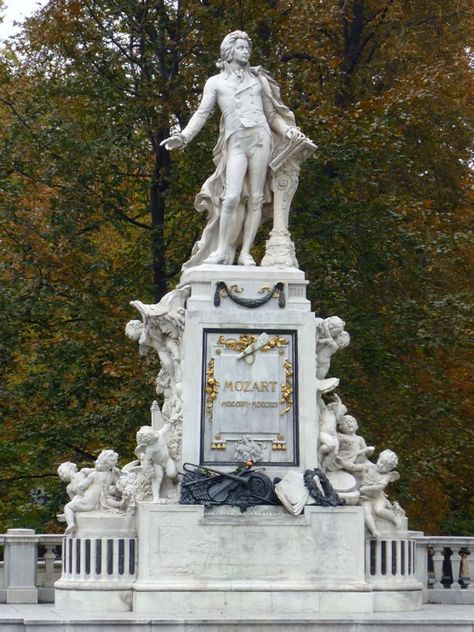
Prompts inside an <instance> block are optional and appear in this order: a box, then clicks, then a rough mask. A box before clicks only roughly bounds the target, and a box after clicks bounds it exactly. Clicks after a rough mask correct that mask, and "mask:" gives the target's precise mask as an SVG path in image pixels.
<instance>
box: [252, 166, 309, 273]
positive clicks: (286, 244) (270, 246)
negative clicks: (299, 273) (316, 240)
mask: <svg viewBox="0 0 474 632" xmlns="http://www.w3.org/2000/svg"><path fill="white" fill-rule="evenodd" d="M299 172H300V168H299V166H298V165H297V164H295V163H294V162H293V161H289V162H287V163H286V164H285V165H284V166H283V167H282V168H281V169H279V170H278V171H277V172H276V173H274V174H273V178H272V186H273V200H274V202H273V205H274V206H273V229H272V230H271V232H270V239H268V240H267V243H266V245H265V256H264V257H263V259H262V263H261V265H262V266H283V267H286V268H297V267H298V261H297V260H296V255H295V245H294V243H293V242H292V240H291V235H290V231H289V230H288V223H289V214H290V206H291V202H292V200H293V197H294V195H295V193H296V189H297V188H298V181H299Z"/></svg>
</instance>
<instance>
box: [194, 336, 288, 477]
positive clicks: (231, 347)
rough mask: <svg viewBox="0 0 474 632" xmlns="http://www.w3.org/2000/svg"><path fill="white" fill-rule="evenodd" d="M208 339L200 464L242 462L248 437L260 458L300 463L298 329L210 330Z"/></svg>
mask: <svg viewBox="0 0 474 632" xmlns="http://www.w3.org/2000/svg"><path fill="white" fill-rule="evenodd" d="M203 344H204V354H203V358H204V362H203V367H202V401H201V408H202V410H201V463H202V464H206V465H212V464H216V465H217V464H221V465H224V464H226V465H233V464H236V463H238V462H241V461H242V458H240V456H239V453H238V451H237V453H236V448H237V449H238V446H239V445H240V446H242V440H243V439H244V438H245V441H246V445H250V446H254V443H256V444H258V447H257V448H255V446H254V448H255V450H256V451H257V452H258V453H259V459H258V463H260V464H265V465H272V464H273V465H297V464H298V454H297V442H296V441H295V438H296V433H297V389H296V384H297V366H296V344H297V336H296V331H294V330H278V331H276V330H265V331H264V330H262V329H255V330H249V329H245V330H242V329H238V330H236V329H232V330H225V329H218V330H217V329H207V330H205V331H204V341H203ZM259 449H260V450H259Z"/></svg>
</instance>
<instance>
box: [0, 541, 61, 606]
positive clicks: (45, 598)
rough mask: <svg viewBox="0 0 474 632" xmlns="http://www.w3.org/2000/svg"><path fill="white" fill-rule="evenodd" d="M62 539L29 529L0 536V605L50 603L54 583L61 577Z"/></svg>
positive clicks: (52, 598) (52, 597)
mask: <svg viewBox="0 0 474 632" xmlns="http://www.w3.org/2000/svg"><path fill="white" fill-rule="evenodd" d="M61 543H62V536H61V535H54V534H37V533H35V532H34V531H33V529H8V531H7V532H6V533H5V534H2V535H0V547H2V549H3V562H1V563H0V602H1V603H5V602H6V603H38V602H39V603H45V602H50V603H52V602H54V582H55V581H56V580H57V579H59V577H60V576H61Z"/></svg>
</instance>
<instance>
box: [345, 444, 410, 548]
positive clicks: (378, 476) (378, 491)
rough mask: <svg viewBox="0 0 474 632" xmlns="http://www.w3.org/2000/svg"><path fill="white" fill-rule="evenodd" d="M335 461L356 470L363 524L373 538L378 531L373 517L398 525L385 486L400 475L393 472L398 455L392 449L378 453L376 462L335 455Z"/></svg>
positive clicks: (398, 519) (378, 536) (398, 520)
mask: <svg viewBox="0 0 474 632" xmlns="http://www.w3.org/2000/svg"><path fill="white" fill-rule="evenodd" d="M336 463H337V464H338V465H340V466H341V467H343V468H344V469H346V470H348V471H349V472H356V473H357V474H358V476H359V478H360V483H361V485H360V490H359V491H360V504H361V505H362V508H363V510H364V518H365V526H366V527H367V529H368V531H369V533H370V534H371V535H373V536H374V537H375V538H380V533H379V531H378V529H377V526H376V524H375V518H376V517H378V518H382V519H383V520H388V521H389V522H392V523H393V524H394V525H395V527H399V526H400V517H399V516H398V515H396V514H395V512H394V511H393V510H392V509H391V508H390V504H389V502H388V499H387V496H386V494H385V488H386V487H387V485H388V484H389V483H392V482H394V481H398V479H399V478H400V475H399V473H398V472H394V470H395V468H396V467H397V465H398V457H397V455H396V454H395V452H392V450H384V451H383V452H381V453H380V455H379V458H378V459H377V463H371V462H370V461H369V462H368V463H352V462H351V461H344V460H343V459H341V458H340V457H336Z"/></svg>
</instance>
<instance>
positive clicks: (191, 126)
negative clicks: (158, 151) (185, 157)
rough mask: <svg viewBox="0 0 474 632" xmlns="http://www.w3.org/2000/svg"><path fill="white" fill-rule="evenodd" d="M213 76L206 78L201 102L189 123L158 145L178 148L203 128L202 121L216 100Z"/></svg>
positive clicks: (203, 121) (206, 117)
mask: <svg viewBox="0 0 474 632" xmlns="http://www.w3.org/2000/svg"><path fill="white" fill-rule="evenodd" d="M213 79H214V77H211V78H210V79H208V80H207V82H206V85H205V86H204V92H203V94H202V99H201V103H200V104H199V107H198V109H197V110H196V112H194V114H193V115H192V117H191V118H190V119H189V123H188V124H187V125H186V127H185V128H184V129H183V131H182V132H180V133H177V134H173V135H172V136H170V137H169V138H165V140H164V141H162V142H161V143H160V145H164V146H165V147H166V149H180V148H182V147H184V146H185V145H187V144H188V143H189V142H190V141H191V140H192V139H193V138H194V137H195V136H196V134H197V133H198V132H199V131H200V130H201V129H202V128H203V126H204V123H205V122H206V121H207V119H208V118H209V115H210V114H211V112H212V110H213V109H214V106H215V104H216V100H217V94H216V88H215V85H214V81H213Z"/></svg>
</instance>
